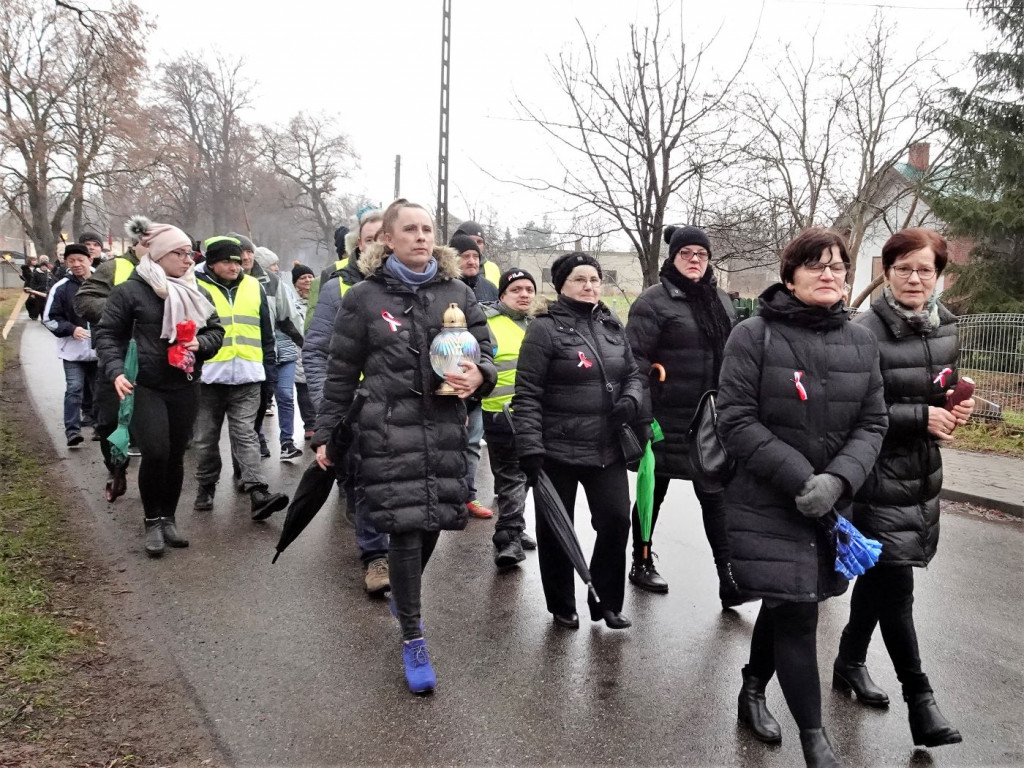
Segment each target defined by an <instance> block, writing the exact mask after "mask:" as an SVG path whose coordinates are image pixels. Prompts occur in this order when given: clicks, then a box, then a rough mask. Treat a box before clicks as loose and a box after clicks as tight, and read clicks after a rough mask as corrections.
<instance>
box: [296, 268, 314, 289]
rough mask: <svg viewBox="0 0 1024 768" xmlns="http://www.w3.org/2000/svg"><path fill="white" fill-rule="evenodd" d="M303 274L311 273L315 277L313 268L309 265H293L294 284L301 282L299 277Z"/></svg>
mask: <svg viewBox="0 0 1024 768" xmlns="http://www.w3.org/2000/svg"><path fill="white" fill-rule="evenodd" d="M303 275H310V276H313V277H315V276H316V275H315V274H314V273H313V270H312V269H310V268H309V267H307V266H306V265H305V264H296V265H295V266H294V267H292V284H293V285H294V284H295V283H297V282H299V278H300V277H302V276H303Z"/></svg>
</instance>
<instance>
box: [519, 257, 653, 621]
mask: <svg viewBox="0 0 1024 768" xmlns="http://www.w3.org/2000/svg"><path fill="white" fill-rule="evenodd" d="M601 279H602V275H601V267H600V265H599V264H598V262H597V260H596V259H594V258H593V257H592V256H589V255H587V254H585V253H571V254H566V255H564V256H562V257H560V258H559V259H558V260H556V261H555V263H554V264H553V265H552V266H551V281H552V282H553V283H554V286H555V289H556V290H557V291H558V292H559V296H558V300H557V301H555V302H554V303H553V304H552V305H551V306H550V307H549V308H548V309H547V311H546V312H542V313H540V314H539V315H538V316H537V317H536V318H535V319H534V321H533V322H532V323H530V327H529V328H528V329H527V331H526V337H525V338H524V339H523V345H522V347H521V349H520V352H519V362H518V367H517V371H516V393H515V396H514V397H513V398H512V411H513V415H514V422H515V426H516V452H517V454H518V455H519V466H520V467H521V468H522V470H523V472H525V473H526V476H527V478H528V479H529V482H530V484H531V485H532V484H534V483H535V482H536V479H537V474H538V473H539V472H540V470H541V469H542V468H543V469H544V470H545V471H546V473H547V475H548V476H549V477H550V478H551V482H552V484H553V485H554V486H555V489H556V490H557V492H558V495H559V497H560V498H561V500H562V503H563V504H564V505H565V508H566V510H567V511H568V513H569V516H570V517H572V515H573V508H574V507H575V505H576V492H577V489H578V487H579V486H580V485H582V486H583V490H584V492H585V493H586V494H587V504H588V505H589V507H590V519H591V524H592V525H593V526H594V530H595V531H597V541H596V542H595V543H594V554H593V557H592V558H591V561H590V572H591V575H592V576H593V579H594V588H595V589H596V590H597V594H598V596H599V597H600V598H601V603H600V605H598V604H595V603H594V602H593V598H590V597H588V601H589V605H590V618H591V619H592V620H593V621H602V620H603V621H604V622H605V624H606V625H607V626H608V627H610V628H612V629H625V628H626V627H629V626H631V622H630V621H629V619H627V618H626V617H625V616H623V615H622V602H623V597H624V592H625V586H626V545H627V543H628V540H629V483H628V480H627V476H626V463H625V459H624V456H623V452H622V447H621V444H620V442H619V437H618V435H619V431H620V429H621V427H622V426H623V425H624V424H635V423H637V421H638V417H639V415H640V412H641V402H642V398H643V384H642V382H641V380H640V373H639V370H638V369H637V367H636V362H635V361H634V359H633V353H632V351H631V350H630V348H629V343H628V342H627V341H626V333H625V330H624V329H623V327H622V323H621V322H619V320H618V318H616V317H615V316H614V315H613V314H612V312H611V311H610V310H609V309H608V308H607V307H606V306H605V305H604V304H603V303H602V302H601ZM640 439H641V440H642V439H644V438H643V437H642V436H641V438H640ZM537 555H538V561H539V563H540V576H541V582H542V583H543V586H544V596H545V598H546V600H547V608H548V611H549V612H550V613H551V614H552V616H553V617H554V621H555V622H556V623H557V624H559V625H561V626H563V627H568V628H570V629H576V628H577V627H579V616H578V615H577V614H576V598H575V595H574V589H573V569H572V564H571V563H570V561H569V558H568V557H566V555H565V553H564V552H563V551H562V549H561V547H560V546H559V544H558V542H557V540H556V539H555V537H554V535H553V534H552V532H551V529H550V528H549V526H548V525H547V522H546V519H545V518H544V517H543V516H540V517H538V519H537Z"/></svg>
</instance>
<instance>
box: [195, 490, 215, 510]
mask: <svg viewBox="0 0 1024 768" xmlns="http://www.w3.org/2000/svg"><path fill="white" fill-rule="evenodd" d="M216 492H217V486H216V485H200V486H199V490H198V491H197V492H196V501H195V503H194V504H193V505H192V509H194V510H197V511H199V512H206V511H208V510H211V509H213V496H214V494H215V493H216Z"/></svg>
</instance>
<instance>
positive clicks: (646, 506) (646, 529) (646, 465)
mask: <svg viewBox="0 0 1024 768" xmlns="http://www.w3.org/2000/svg"><path fill="white" fill-rule="evenodd" d="M664 439H665V433H664V432H662V431H661V425H660V424H658V422H657V421H654V422H651V439H650V440H649V441H648V442H647V448H645V449H644V457H643V458H642V459H640V467H639V468H638V469H637V471H636V512H637V515H638V516H639V517H640V534H641V536H642V537H643V540H644V559H645V560H646V559H647V558H648V557H650V554H651V518H652V517H653V516H654V448H653V446H654V444H655V443H657V442H659V441H661V440H664Z"/></svg>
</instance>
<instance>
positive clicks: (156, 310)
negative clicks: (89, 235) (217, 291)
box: [93, 274, 224, 389]
mask: <svg viewBox="0 0 1024 768" xmlns="http://www.w3.org/2000/svg"><path fill="white" fill-rule="evenodd" d="M199 290H200V291H202V292H203V293H204V294H206V297H207V298H210V295H209V293H208V292H207V291H206V290H205V289H204V288H203V287H202V283H200V288H199ZM210 303H211V304H212V303H213V302H212V300H211V302H210ZM163 322H164V300H163V299H161V298H160V297H159V296H157V295H156V293H155V292H154V291H153V289H152V288H151V287H150V286H149V283H147V282H146V281H145V280H143V279H142V278H141V277H139V276H138V274H133V275H132V276H131V277H129V278H128V279H127V280H125V281H124V282H123V283H121V284H120V285H115V286H114V288H113V290H112V291H111V292H110V295H109V296H108V297H107V300H106V304H105V305H104V307H103V316H102V317H101V318H100V323H99V325H98V326H97V327H96V328H94V329H93V341H94V344H95V346H96V356H97V358H98V359H99V365H100V371H102V373H103V375H104V376H105V377H106V378H107V379H108V380H109V381H113V380H114V379H116V378H117V377H118V376H120V375H121V374H122V373H124V358H125V355H126V354H127V352H128V341H129V339H133V338H134V339H135V343H136V345H137V347H138V352H139V375H138V378H136V382H137V383H138V384H141V385H142V386H144V387H149V388H150V389H181V388H182V387H191V386H196V385H198V384H199V378H200V376H201V375H202V372H203V366H202V363H203V361H204V360H209V359H210V358H211V357H213V356H214V355H216V354H217V351H218V350H219V349H220V345H221V344H222V343H223V341H224V327H223V326H222V325H221V324H220V318H219V317H218V316H217V313H216V311H215V312H213V314H211V315H210V317H209V319H207V321H206V326H205V327H203V328H200V329H198V330H197V331H196V340H197V341H198V342H199V350H198V351H197V352H196V365H195V370H194V371H193V373H192V375H191V379H190V378H189V375H188V374H186V373H185V371H183V370H181V369H180V368H176V367H175V366H173V365H171V364H170V363H169V362H167V350H168V348H169V347H170V345H169V344H168V342H167V339H161V338H160V333H161V331H162V330H163Z"/></svg>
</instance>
